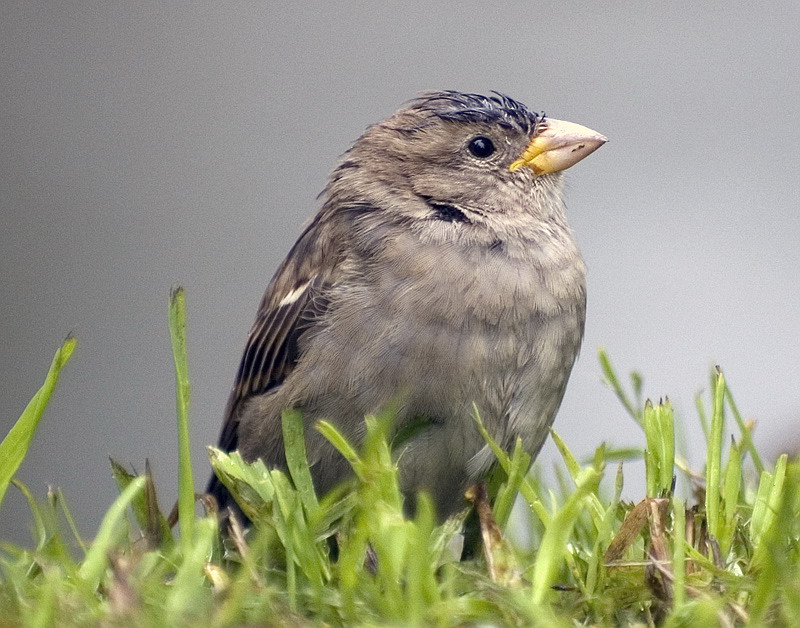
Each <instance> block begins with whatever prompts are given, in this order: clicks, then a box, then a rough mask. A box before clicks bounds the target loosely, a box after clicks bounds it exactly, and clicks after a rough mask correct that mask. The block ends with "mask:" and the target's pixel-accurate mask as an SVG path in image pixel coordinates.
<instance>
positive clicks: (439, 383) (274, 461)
mask: <svg viewBox="0 0 800 628" xmlns="http://www.w3.org/2000/svg"><path fill="white" fill-rule="evenodd" d="M557 122H558V121H553V122H552V123H551V122H550V121H549V119H548V118H545V117H544V116H543V115H540V114H535V113H533V112H531V111H529V110H528V109H527V108H525V107H524V106H523V105H521V104H519V103H517V102H515V101H513V100H511V99H510V98H507V97H505V96H500V95H496V96H489V97H487V96H480V95H475V94H460V93H457V92H433V93H429V94H425V95H423V96H421V97H420V98H418V99H416V100H413V101H411V102H410V103H408V104H407V105H406V106H405V107H404V108H402V109H400V110H399V111H398V112H396V113H395V114H394V115H393V116H391V117H390V118H388V119H387V120H385V121H383V122H380V123H378V124H376V125H373V126H371V127H369V128H368V129H367V130H366V131H365V133H364V134H363V135H362V136H361V137H360V138H359V139H358V140H357V141H356V142H355V144H354V145H353V146H352V148H350V150H348V151H347V153H345V155H344V156H343V158H342V160H341V162H340V163H339V165H338V166H337V167H336V168H335V169H334V171H333V173H332V174H331V177H330V180H329V182H328V185H327V186H326V188H325V189H324V191H323V193H322V195H321V199H322V206H321V208H320V210H319V212H318V213H317V214H316V216H315V217H314V218H313V219H312V220H311V222H310V223H309V224H308V225H307V226H306V227H305V229H304V230H303V232H302V234H301V236H300V238H299V239H298V241H297V243H296V244H295V245H294V247H293V248H292V249H291V251H290V253H289V255H288V256H287V258H286V260H285V261H284V262H283V263H282V264H281V266H280V267H279V269H278V271H277V273H276V274H275V276H274V277H273V279H272V281H271V282H270V284H269V286H268V287H267V290H266V293H265V295H264V298H263V300H262V303H261V306H260V307H259V311H258V315H257V317H256V321H255V323H254V325H253V327H252V329H251V331H250V334H249V336H248V340H247V346H246V348H245V352H244V355H243V358H242V362H241V366H240V369H239V372H238V374H237V377H236V381H235V382H234V386H233V390H232V392H231V396H230V399H229V402H228V407H227V409H226V416H225V423H224V425H223V430H222V435H221V437H220V446H221V447H222V448H224V449H237V448H238V449H239V450H240V451H241V453H242V455H243V456H244V457H245V459H248V460H253V459H256V458H262V459H263V460H264V462H265V463H266V464H267V465H268V466H284V465H285V457H284V452H283V441H282V435H281V425H280V420H281V419H280V414H281V411H282V410H283V409H284V408H287V407H294V408H297V409H299V410H301V411H302V413H303V417H304V422H305V425H306V439H307V449H308V456H309V461H310V463H311V465H312V466H311V469H312V475H313V477H314V481H315V484H316V487H317V490H318V492H325V491H327V490H328V489H330V488H332V486H333V485H334V484H335V483H337V482H339V481H341V480H342V479H344V478H345V477H346V476H347V475H348V474H349V466H348V464H347V462H346V461H345V460H344V459H343V458H342V457H341V456H340V455H339V454H338V452H336V451H335V450H334V449H333V447H331V446H330V445H329V444H328V443H327V441H326V440H325V439H324V438H323V437H322V436H321V435H320V434H319V433H317V432H316V431H315V430H314V429H313V425H314V423H315V422H316V421H317V420H319V419H326V420H328V421H331V422H332V423H334V424H335V425H336V426H337V427H338V428H339V429H340V430H341V431H342V432H343V433H344V434H345V435H346V436H347V437H348V438H349V439H350V440H351V441H352V442H354V443H358V442H359V440H360V438H361V436H362V435H363V432H364V421H363V417H364V415H365V414H371V413H377V412H380V411H381V410H382V409H385V408H386V407H388V406H389V405H390V404H396V406H397V408H398V414H397V418H396V427H397V428H401V427H402V426H403V425H404V424H407V423H408V422H410V421H414V420H419V419H422V420H423V421H426V422H429V423H430V425H429V427H427V429H424V430H421V431H420V432H419V433H418V434H417V435H416V436H415V437H413V438H412V439H411V440H410V441H408V442H407V443H405V444H404V446H403V451H402V452H399V453H400V454H401V455H400V456H399V465H400V480H401V485H402V488H403V490H404V491H405V492H406V493H407V494H409V495H413V494H414V493H415V492H416V491H418V490H426V491H428V492H429V493H430V494H431V495H432V497H433V499H434V502H435V504H436V506H437V508H438V512H439V515H440V517H444V516H447V515H448V514H450V513H452V512H453V511H454V510H456V509H458V508H459V507H460V506H461V505H462V504H463V494H464V491H465V489H466V488H467V487H468V486H470V485H471V484H473V483H475V482H476V481H478V480H480V479H482V478H483V477H484V476H485V474H486V472H487V471H488V469H489V468H490V466H491V464H492V462H493V455H492V454H491V451H490V450H489V449H488V447H487V446H486V445H485V442H484V441H483V439H482V437H481V436H480V434H479V433H478V431H477V429H476V427H475V425H474V422H473V418H472V417H473V414H474V412H473V404H475V406H477V408H478V410H479V412H480V415H481V417H482V419H483V421H484V423H485V425H486V427H487V428H488V430H489V432H490V433H491V434H492V435H493V436H494V438H495V439H496V440H497V441H498V442H499V443H500V444H501V446H503V447H506V448H508V447H511V446H513V443H514V441H515V439H516V438H517V437H521V438H522V440H523V442H524V444H525V447H526V448H527V450H528V451H529V452H530V453H531V454H534V455H535V454H536V453H538V451H539V449H540V448H541V446H542V443H543V442H544V440H545V437H546V436H547V433H548V428H549V426H550V425H551V424H552V421H553V418H554V416H555V414H556V411H557V409H558V406H559V404H560V403H561V399H562V396H563V394H564V388H565V386H566V383H567V379H568V377H569V373H570V370H571V368H572V365H573V362H574V360H575V357H576V355H577V353H578V349H579V347H580V343H581V338H582V336H583V328H584V319H585V309H586V285H585V267H584V263H583V260H582V259H581V256H580V253H579V251H578V247H577V245H576V243H575V241H574V239H573V236H572V232H571V230H570V228H569V226H568V224H567V220H566V216H565V207H564V202H563V181H562V175H561V173H560V172H544V173H541V174H537V170H540V169H537V168H534V166H533V165H531V163H528V162H529V161H530V160H528V159H527V158H526V160H525V163H524V164H523V165H530V166H531V167H517V166H518V165H519V163H517V162H518V160H519V159H520V157H521V156H522V155H524V154H527V155H528V156H530V154H532V153H530V147H531V146H533V144H532V143H531V142H532V141H533V140H534V139H535V138H537V137H540V136H542V134H543V133H545V132H546V131H547V129H548V128H550V127H556V126H557V125H556V124H555V123H557ZM565 124H568V123H565ZM576 128H578V127H576ZM579 128H580V129H584V128H583V127H579ZM584 130H585V131H588V129H584ZM550 133H554V132H553V131H552V130H551V131H550ZM581 137H584V136H583V135H582V136H581ZM475 138H482V140H485V139H488V140H490V145H492V146H493V148H494V152H492V153H491V154H489V155H488V156H484V155H483V153H484V152H486V151H485V150H475V149H476V148H478V149H480V148H481V146H480V145H475V144H474V140H475ZM585 139H586V140H587V141H589V140H591V141H593V142H594V144H592V145H591V146H588V147H587V146H586V145H585V144H586V142H584V144H581V145H580V146H578V145H577V144H574V145H575V146H578V148H576V149H575V150H578V149H580V150H582V151H583V152H584V153H585V154H589V153H590V152H592V151H593V150H594V149H595V148H597V147H598V146H599V145H600V144H602V142H603V141H605V138H602V136H599V135H597V134H595V135H594V136H593V137H591V138H590V137H589V136H588V135H585ZM548 142H549V144H548V147H549V146H551V145H552V144H553V142H552V141H551V140H548ZM590 143H591V142H590ZM482 147H483V148H485V147H486V143H485V142H484V143H483V145H482ZM555 148H556V149H559V148H560V146H556V147H555ZM526 150H528V151H529V153H526ZM476 152H477V153H478V155H476V154H475V153H476ZM573 152H574V151H573ZM552 154H558V152H557V151H556V152H554V153H552ZM585 154H583V153H581V154H580V155H578V154H577V153H576V155H575V156H568V157H559V159H562V160H565V161H564V163H566V164H567V165H566V166H564V167H568V166H569V165H571V164H572V163H574V162H575V161H577V160H579V159H580V158H582V157H583V156H585ZM558 163H559V165H558V166H551V165H549V164H548V165H547V167H546V168H545V170H550V169H552V168H554V167H559V168H560V167H562V165H563V164H562V163H561V162H558ZM209 491H210V492H212V493H214V494H215V495H216V496H217V499H218V500H219V501H220V502H221V504H222V505H223V506H224V505H225V504H226V503H227V502H228V500H229V496H228V494H227V492H226V491H225V489H224V487H222V485H221V484H220V483H219V482H217V481H216V479H215V478H212V481H211V483H210V485H209Z"/></svg>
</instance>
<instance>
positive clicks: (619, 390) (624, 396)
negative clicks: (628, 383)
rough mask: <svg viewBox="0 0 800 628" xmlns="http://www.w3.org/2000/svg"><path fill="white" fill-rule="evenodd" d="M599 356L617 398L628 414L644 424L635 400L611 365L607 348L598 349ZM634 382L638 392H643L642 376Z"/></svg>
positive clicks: (609, 384) (604, 373)
mask: <svg viewBox="0 0 800 628" xmlns="http://www.w3.org/2000/svg"><path fill="white" fill-rule="evenodd" d="M597 357H598V358H599V359H600V368H602V369H603V375H605V378H606V384H608V386H609V387H610V388H611V390H613V391H614V394H615V395H617V399H619V400H620V402H621V403H622V405H623V406H625V409H626V410H627V411H628V414H630V415H631V417H633V420H634V421H636V422H637V423H638V424H639V425H643V421H642V414H641V412H639V411H638V410H636V408H635V407H634V405H633V402H632V401H631V400H630V398H629V397H628V393H626V392H625V389H624V388H623V387H622V384H621V383H620V381H619V378H618V377H617V373H616V371H614V367H613V366H612V365H611V358H609V357H608V353H606V350H605V349H600V350H598V352H597ZM633 383H634V387H635V388H636V389H637V392H641V384H642V383H641V378H635V379H634V380H633Z"/></svg>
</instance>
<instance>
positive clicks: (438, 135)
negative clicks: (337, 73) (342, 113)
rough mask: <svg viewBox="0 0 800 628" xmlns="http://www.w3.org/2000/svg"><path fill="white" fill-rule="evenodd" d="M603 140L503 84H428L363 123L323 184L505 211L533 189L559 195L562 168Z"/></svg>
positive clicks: (377, 197)
mask: <svg viewBox="0 0 800 628" xmlns="http://www.w3.org/2000/svg"><path fill="white" fill-rule="evenodd" d="M605 142H606V138H605V137H603V136H602V135H600V134H599V133H597V132H595V131H592V130H591V129H588V128H586V127H584V126H581V125H578V124H574V123H571V122H564V121H561V120H555V119H552V118H548V117H547V116H545V115H544V114H543V113H541V114H540V113H536V112H533V111H531V110H530V109H528V108H527V107H525V106H524V105H523V104H521V103H519V102H517V101H515V100H512V99H511V98H509V97H507V96H504V95H502V94H494V95H491V96H483V95H479V94H464V93H460V92H455V91H436V92H428V93H425V94H423V95H421V96H420V97H418V98H416V99H414V100H412V101H410V102H409V103H407V104H406V105H405V106H404V107H403V108H401V109H400V110H398V111H397V112H396V113H395V114H393V115H392V116H390V117H389V118H387V119H386V120H384V121H382V122H379V123H378V124H375V125H373V126H371V127H369V128H368V129H367V130H366V131H365V132H364V134H363V135H362V136H361V137H360V138H359V139H358V140H357V141H356V142H355V144H354V145H353V147H352V148H351V149H350V150H349V151H348V152H347V153H346V154H345V156H344V158H343V160H342V162H341V163H340V165H339V166H338V167H337V169H336V170H334V172H333V174H332V177H331V181H330V183H329V186H328V188H327V192H328V194H329V195H330V194H334V195H336V196H339V197H340V200H347V197H348V196H352V197H353V200H356V197H362V198H364V199H365V200H368V201H370V202H374V203H376V204H379V205H387V204H388V205H394V204H395V203H397V206H398V207H402V212H403V213H408V212H415V213H416V214H418V213H419V212H424V211H425V208H424V206H423V205H422V204H421V203H419V201H420V200H423V201H425V202H427V203H428V204H431V203H433V204H434V205H436V204H438V205H449V206H452V207H454V208H456V210H457V211H461V212H464V213H465V214H466V215H467V216H469V215H470V214H471V213H476V214H477V215H486V214H490V213H495V214H506V213H509V212H515V211H519V208H526V207H527V208H530V206H532V205H536V203H531V202H529V201H530V199H535V198H537V197H542V196H543V195H548V194H558V195H560V191H561V177H560V174H559V173H560V172H561V171H563V170H565V169H567V168H569V167H570V166H572V165H574V164H576V163H577V162H578V161H580V160H581V159H583V158H584V157H586V156H588V155H589V154H591V153H592V152H594V151H595V150H597V149H598V148H599V147H600V146H602V145H603V144H604V143H605ZM415 208H416V209H415ZM531 211H535V209H533V210H531Z"/></svg>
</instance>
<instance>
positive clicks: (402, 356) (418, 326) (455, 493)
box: [287, 233, 585, 510]
mask: <svg viewBox="0 0 800 628" xmlns="http://www.w3.org/2000/svg"><path fill="white" fill-rule="evenodd" d="M402 237H406V238H412V237H414V234H412V233H410V234H405V235H403V236H399V237H398V238H396V239H395V240H393V241H392V242H390V243H387V246H386V247H385V249H384V251H383V257H382V258H381V259H380V260H377V261H376V260H372V261H371V264H370V265H369V266H368V267H367V268H364V267H363V266H361V267H360V268H358V271H357V272H355V273H354V275H353V280H352V281H348V282H346V283H343V284H341V285H339V286H337V287H336V288H335V289H334V290H333V292H332V294H331V295H330V298H331V315H330V316H329V317H328V318H327V320H326V324H325V325H323V326H322V327H321V328H320V330H319V331H317V332H316V333H314V334H313V335H312V336H310V337H309V339H308V340H307V344H306V346H305V349H304V350H305V355H304V358H303V360H302V361H301V364H299V365H298V371H299V372H302V375H301V378H300V379H301V380H302V381H303V382H304V384H303V385H302V386H300V387H297V388H296V389H294V390H293V391H292V392H293V394H292V397H293V399H292V400H291V401H292V403H295V404H297V405H300V406H302V407H303V408H304V411H305V412H306V413H307V415H308V417H307V418H308V420H313V419H315V418H326V419H328V420H332V421H334V422H335V423H337V424H338V425H340V426H341V427H342V428H343V429H344V430H345V432H346V433H348V435H349V436H350V437H351V438H355V439H358V437H359V434H360V430H361V428H362V426H363V421H362V419H361V417H362V416H363V414H365V413H374V412H378V411H380V410H381V409H382V408H384V407H386V406H387V405H389V404H391V403H398V404H399V406H398V407H399V408H400V410H399V416H398V421H399V422H400V423H402V422H403V421H410V420H412V419H415V418H420V417H422V418H425V419H427V420H429V421H430V422H431V424H432V425H431V427H430V429H428V430H425V431H423V432H422V433H420V435H419V436H418V437H417V438H416V439H415V440H414V441H412V442H410V443H409V444H408V447H407V449H406V451H404V452H403V454H402V456H401V458H400V465H401V478H402V481H403V485H404V487H405V488H406V489H407V490H415V489H417V488H427V489H429V490H432V491H434V492H435V493H436V495H435V501H436V502H437V503H438V504H439V506H440V510H441V509H444V510H446V509H447V508H448V505H447V504H448V503H451V501H452V500H456V502H455V503H457V501H458V500H460V498H461V492H463V489H465V488H466V486H467V485H468V484H469V483H471V482H472V481H474V480H476V479H477V478H478V477H479V476H480V475H481V474H482V473H484V472H485V471H486V469H487V468H488V466H489V465H490V464H491V462H492V456H491V454H490V453H489V452H488V450H487V449H486V448H485V446H484V445H485V443H484V441H483V439H482V438H481V436H480V434H479V433H478V431H477V429H476V428H475V425H474V422H473V418H472V417H473V415H474V412H473V404H474V406H475V407H477V409H478V411H479V412H480V414H481V417H482V419H483V421H484V423H485V424H486V426H487V427H488V428H489V430H490V432H491V433H492V434H493V435H494V437H495V438H496V439H497V440H498V441H499V442H500V443H501V444H502V445H503V446H505V447H510V446H512V445H513V442H514V440H515V439H516V437H518V436H519V437H521V438H522V439H523V441H524V443H525V445H526V447H527V449H528V451H529V452H530V453H532V454H535V453H536V452H538V449H539V448H540V447H541V444H542V443H543V441H544V439H545V437H546V435H547V428H548V427H549V425H550V424H551V422H552V420H553V417H554V415H555V412H556V410H557V408H558V406H559V404H560V402H561V398H562V395H563V392H564V387H565V385H566V380H567V378H568V376H569V372H570V369H571V367H572V364H573V361H574V359H575V356H576V354H577V351H578V348H579V346H580V341H581V337H582V334H583V321H584V299H585V297H584V294H585V291H584V268H583V262H582V261H581V259H580V256H579V255H578V254H577V249H576V248H574V243H572V242H571V239H570V241H569V242H568V243H567V245H566V246H571V247H573V250H571V251H569V255H566V254H565V255H562V256H561V257H559V256H553V255H552V252H550V253H548V255H547V256H546V258H547V260H548V263H546V264H543V263H541V262H540V261H539V260H538V259H537V257H538V256H539V255H540V254H541V251H539V250H537V249H536V248H535V247H531V252H530V254H525V255H520V256H516V257H515V256H513V255H511V254H509V251H508V250H507V249H502V248H500V247H494V248H490V247H483V248H480V247H477V248H476V247H461V246H455V245H453V246H441V245H440V244H439V245H436V246H434V245H432V244H431V245H420V242H419V241H416V242H413V243H411V242H403V241H402V240H401V238H402ZM409 251H413V254H410V253H408V252H409ZM512 253H513V252H512ZM299 372H298V373H296V375H298V374H300V373H299ZM292 379H293V380H295V381H298V380H297V379H296V378H294V377H293V378H292ZM287 383H290V382H287ZM287 392H288V391H287ZM448 477H449V478H450V479H448Z"/></svg>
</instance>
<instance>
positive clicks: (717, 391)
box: [706, 369, 725, 537]
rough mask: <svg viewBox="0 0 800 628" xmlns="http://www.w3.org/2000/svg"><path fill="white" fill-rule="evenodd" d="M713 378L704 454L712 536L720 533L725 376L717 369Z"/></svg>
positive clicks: (707, 508)
mask: <svg viewBox="0 0 800 628" xmlns="http://www.w3.org/2000/svg"><path fill="white" fill-rule="evenodd" d="M716 373H717V376H716V379H715V380H714V405H713V408H712V413H711V432H710V438H709V439H708V450H707V454H706V517H707V520H708V531H709V533H710V534H711V535H713V536H714V537H718V536H719V533H720V522H719V502H720V494H719V488H720V484H719V483H720V477H721V473H722V432H723V429H724V423H725V421H724V414H723V409H724V404H725V377H724V376H723V374H722V371H721V370H719V369H717V371H716Z"/></svg>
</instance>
